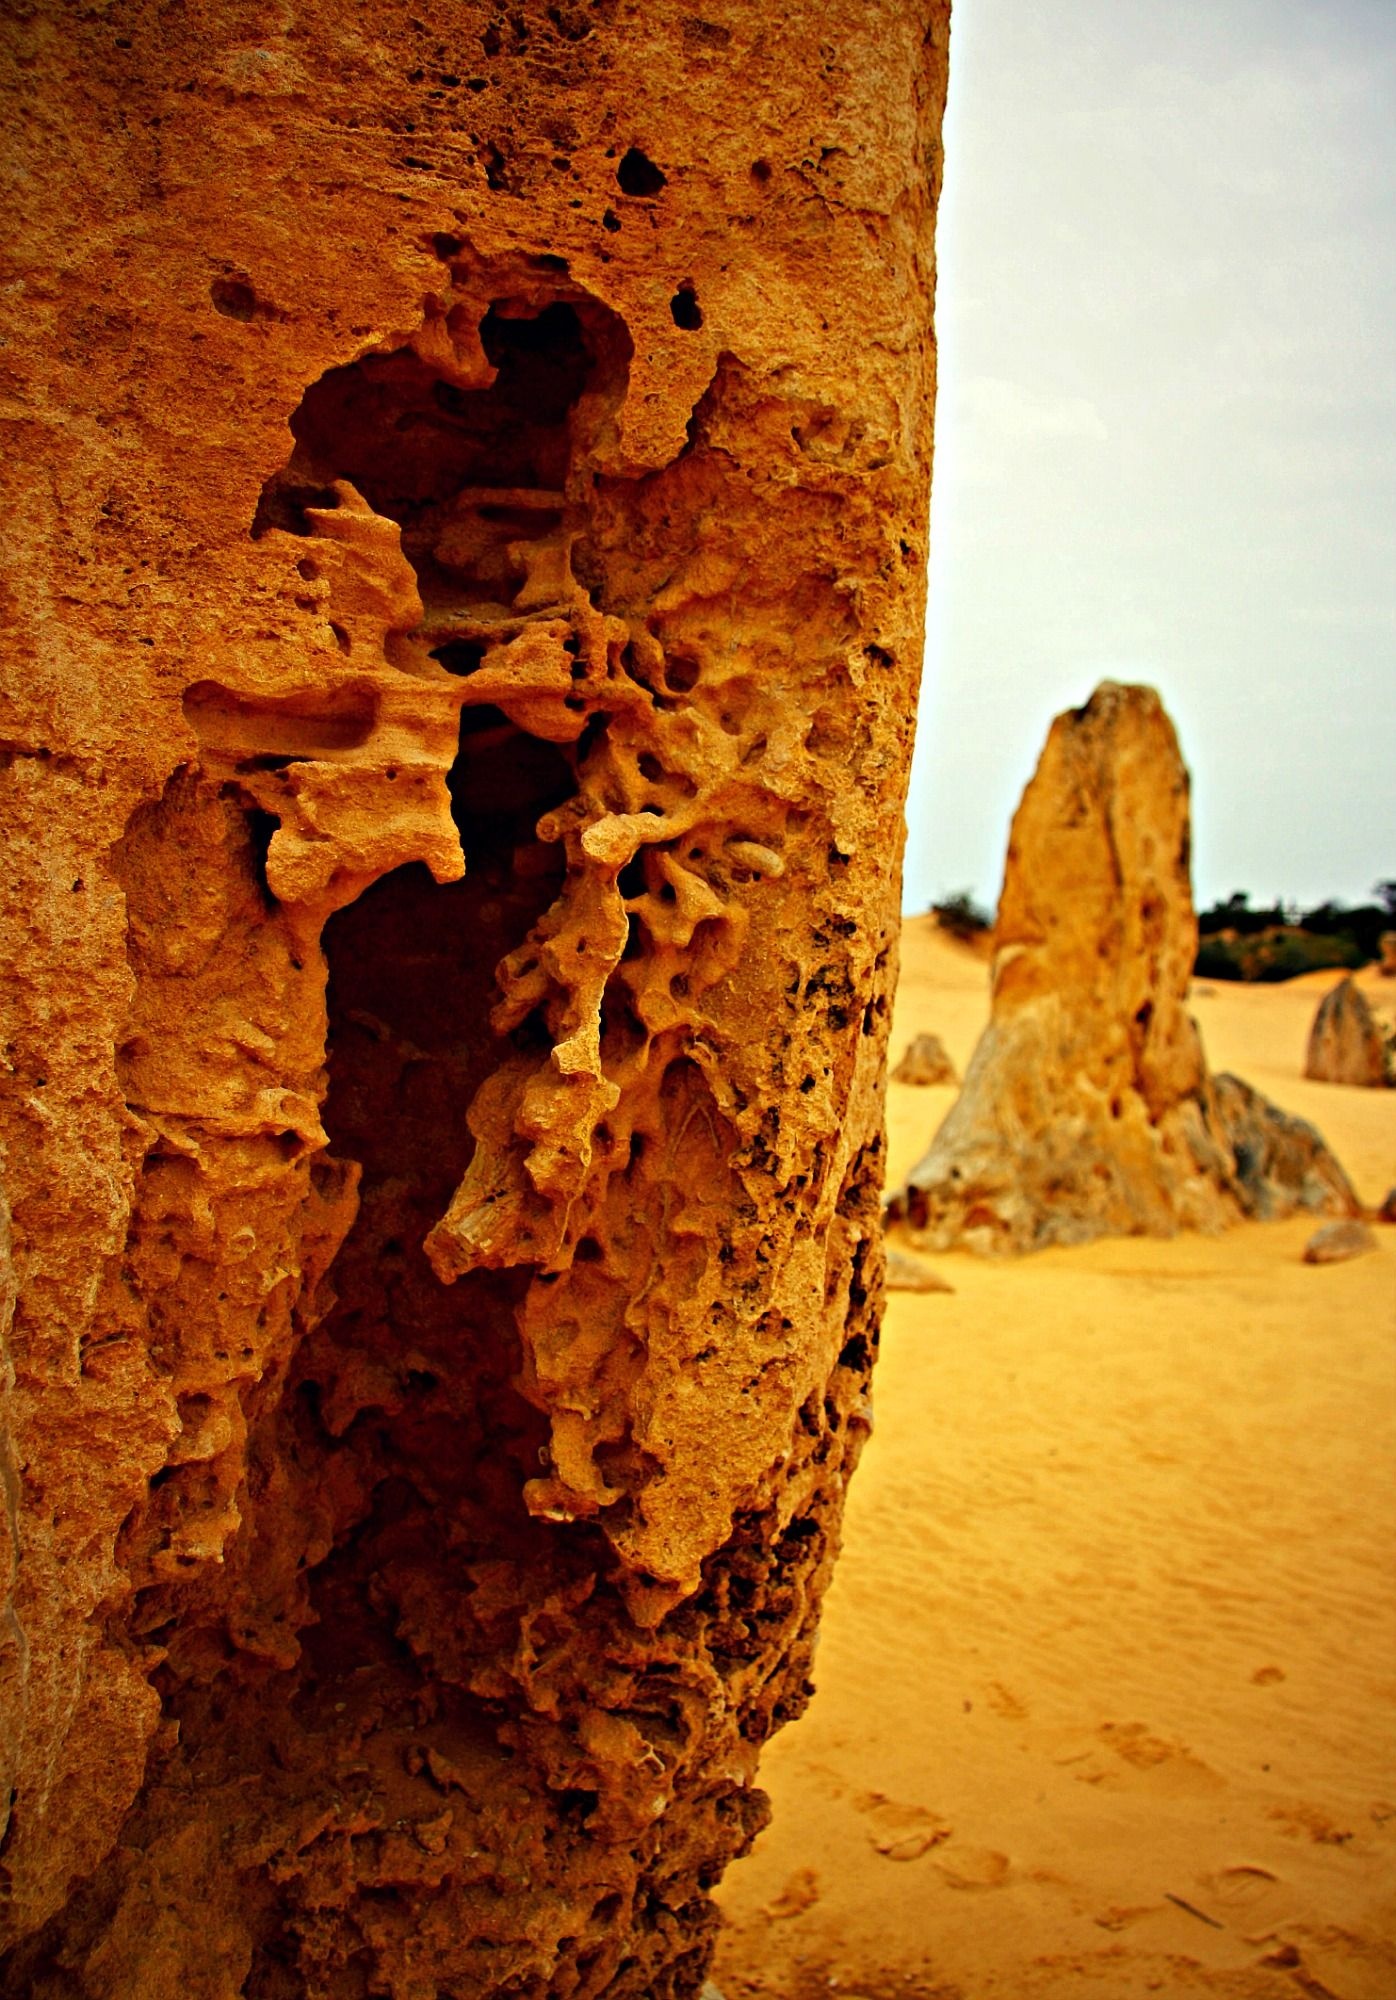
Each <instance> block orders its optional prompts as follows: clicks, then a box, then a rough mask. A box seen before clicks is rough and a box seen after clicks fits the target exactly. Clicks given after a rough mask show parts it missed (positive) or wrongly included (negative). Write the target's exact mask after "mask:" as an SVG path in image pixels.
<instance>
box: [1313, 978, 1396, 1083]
mask: <svg viewBox="0 0 1396 2000" xmlns="http://www.w3.org/2000/svg"><path fill="white" fill-rule="evenodd" d="M1304 1074H1305V1076H1307V1077H1311V1078H1313V1080H1314V1081H1315V1082H1317V1083H1352V1084H1360V1085H1362V1086H1364V1087H1365V1088H1367V1089H1376V1090H1380V1089H1382V1088H1383V1087H1384V1086H1385V1085H1386V1084H1388V1083H1389V1082H1390V1081H1391V1073H1390V1058H1389V1056H1388V1053H1387V1048H1386V1039H1385V1037H1384V1035H1383V1034H1382V1031H1381V1024H1380V1022H1379V1021H1378V1020H1377V1018H1376V1016H1375V1015H1374V1014H1373V1012H1372V1010H1371V1008H1370V1007H1369V1006H1368V1004H1367V999H1366V995H1365V994H1364V993H1363V992H1362V989H1361V988H1360V987H1359V986H1358V984H1357V981H1356V980H1355V979H1353V978H1351V977H1349V978H1347V979H1343V980H1340V981H1339V983H1338V984H1337V985H1336V986H1335V987H1333V988H1332V990H1331V991H1330V992H1328V993H1325V994H1324V996H1323V999H1322V1000H1321V1001H1320V1002H1319V1009H1318V1012H1317V1014H1315V1016H1314V1025H1313V1027H1312V1028H1311V1029H1310V1031H1309V1048H1308V1053H1307V1055H1306V1056H1305V1058H1304Z"/></svg>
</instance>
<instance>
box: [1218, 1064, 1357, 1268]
mask: <svg viewBox="0 0 1396 2000" xmlns="http://www.w3.org/2000/svg"><path fill="white" fill-rule="evenodd" d="M1212 1101H1213V1106H1214V1109H1215V1114H1216V1119H1217V1122H1218V1124H1219V1126H1220V1129H1221V1131H1222V1132H1223V1133H1224V1135H1225V1139H1226V1145H1227V1149H1228V1150H1229V1152H1230V1154H1231V1157H1232V1161H1233V1162H1234V1166H1233V1173H1234V1180H1235V1186H1236V1190H1237V1193H1238V1195H1239V1197H1240V1201H1241V1205H1242V1207H1243V1208H1244V1209H1245V1212H1246V1214H1247V1215H1250V1216H1254V1217H1255V1219H1256V1220H1257V1221H1258V1222H1278V1221H1279V1220H1280V1219H1281V1218H1282V1217H1283V1216H1286V1215H1293V1214H1294V1212H1295V1210H1296V1209H1309V1210H1312V1211H1313V1213H1315V1214H1318V1215H1323V1214H1328V1215H1339V1216H1343V1215H1347V1216H1352V1215H1356V1214H1357V1212H1358V1208H1359V1206H1360V1204H1359V1203H1358V1199H1357V1196H1356V1194H1355V1193H1354V1191H1353V1186H1352V1183H1351V1181H1350V1180H1349V1179H1348V1177H1347V1175H1346V1174H1345V1173H1344V1172H1343V1169H1342V1168H1341V1167H1340V1166H1339V1164H1338V1162H1337V1160H1336V1159H1335V1158H1334V1156H1333V1154H1332V1153H1331V1152H1330V1151H1329V1149H1328V1147H1327V1146H1326V1145H1325V1144H1324V1140H1323V1134H1322V1133H1321V1132H1320V1131H1319V1130H1318V1128H1317V1127H1316V1126H1314V1125H1311V1124H1310V1123H1309V1121H1308V1120H1307V1119H1306V1118H1296V1117H1294V1116H1293V1115H1292V1114H1291V1113H1290V1112H1288V1111H1281V1109H1280V1107H1279V1105H1278V1104H1272V1103H1271V1101H1270V1099H1269V1098H1268V1097H1262V1096H1261V1094H1260V1092H1259V1091H1258V1090H1253V1089H1252V1088H1251V1086H1250V1084H1248V1083H1245V1082H1243V1081H1242V1079H1241V1078H1240V1077H1239V1076H1231V1075H1229V1074H1227V1073H1225V1072H1223V1074H1222V1075H1220V1076H1217V1077H1214V1078H1213V1079H1212ZM1320 1233H1322V1232H1320Z"/></svg>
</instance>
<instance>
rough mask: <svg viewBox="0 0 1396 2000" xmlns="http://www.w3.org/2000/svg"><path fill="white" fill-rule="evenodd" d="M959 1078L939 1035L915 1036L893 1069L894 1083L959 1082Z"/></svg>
mask: <svg viewBox="0 0 1396 2000" xmlns="http://www.w3.org/2000/svg"><path fill="white" fill-rule="evenodd" d="M959 1080H960V1079H959V1077H958V1076H957V1075H956V1073H955V1065H954V1063H952V1062H951V1060H950V1058H949V1056H948V1055H947V1054H946V1052H945V1044H944V1042H942V1041H941V1039H940V1036H939V1035H916V1036H914V1037H913V1039H912V1040H911V1041H910V1042H908V1044H907V1046H906V1052H905V1054H904V1055H903V1056H902V1059H901V1061H900V1062H899V1063H898V1064H897V1067H896V1068H895V1069H894V1070H893V1071H892V1082H893V1083H914V1084H935V1083H958V1082H959Z"/></svg>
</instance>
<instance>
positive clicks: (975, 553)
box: [906, 0, 1396, 910]
mask: <svg viewBox="0 0 1396 2000" xmlns="http://www.w3.org/2000/svg"><path fill="white" fill-rule="evenodd" d="M946 149H947V167H946V182H945V192H944V198H943V204H942V210H941V222H940V235H939V252H940V297H939V301H938V307H937V323H938V331H939V338H940V354H941V393H940V408H939V411H938V416H937V438H936V480H935V493H934V497H933V501H932V510H931V543H932V553H931V601H930V611H929V632H930V640H929V646H928V653H927V665H926V678H925V683H924V686H923V689H922V698H921V713H920V723H919V742H918V748H917V757H916V764H915V767H914V770H913V778H912V796H911V802H910V805H909V808H908V821H909V831H910V839H909V843H908V848H907V862H906V907H907V908H908V909H909V910H920V909H924V908H925V907H926V906H927V904H928V903H929V902H930V901H931V900H933V899H934V898H935V897H936V896H938V895H941V894H944V893H947V892H951V891H954V890H957V889H964V888H969V889H972V890H973V891H974V892H975V894H976V895H978V896H979V897H980V898H981V900H983V901H985V902H988V903H991V904H992V902H993V901H994V900H995V899H996V897H997V894H998V889H999V883H1000V879H1001V875H1002V867H1003V854H1004V847H1005V843H1006V839H1007V832H1008V822H1009V818H1010V816H1011V814H1012V811H1013V807H1014V806H1015V804H1016V803H1017V800H1018V797H1019V794H1020V792H1021V790H1022V787H1023V785H1024V784H1025V783H1026V781H1027V779H1028V777H1029V776H1030V774H1031V772H1032V768H1033V765H1034V763H1035V761H1036V758H1037V754H1038V751H1039V750H1040V748H1041V746H1042V742H1043V739H1044V737H1045V735H1046V731H1047V726H1048V723H1049V721H1050V719H1051V717H1052V716H1053V715H1054V714H1056V713H1057V712H1058V711H1059V710H1060V709H1062V708H1064V707H1067V706H1070V705H1073V704H1076V703H1079V702H1082V701H1084V700H1085V699H1086V697H1087V696H1088V695H1089V693H1090V691H1091V689H1092V688H1093V687H1094V686H1095V684H1096V682H1097V681H1099V680H1101V679H1104V678H1105V677H1106V676H1112V677H1113V678H1115V679H1117V680H1143V681H1148V682H1150V683H1152V684H1153V685H1154V686H1155V687H1157V688H1158V690H1159V692H1160V693H1161V695H1162V696H1163V699H1164V702H1165V704H1166V706H1167V707H1168V709H1169V711H1170V713H1171V715H1172V717H1173V720H1174V722H1175V723H1176V725H1177V727H1178V731H1179V735H1180V738H1181V740H1182V747H1183V754H1184V756H1185V758H1186V759H1187V762H1188V764H1189V766H1190V767H1191V770H1192V774H1193V812H1194V819H1193V834H1194V841H1193V846H1194V886H1195V889H1196V892H1197V898H1198V902H1199V906H1205V905H1206V904H1207V903H1209V902H1211V901H1212V900H1214V899H1215V898H1216V897H1218V896H1224V895H1227V894H1228V893H1229V892H1230V891H1231V890H1233V889H1238V888H1244V889H1247V890H1249V891H1250V892H1251V894H1252V897H1253V899H1254V900H1261V899H1266V900H1268V899H1269V898H1270V897H1272V896H1275V895H1282V896H1286V897H1289V896H1292V897H1295V898H1297V899H1299V900H1300V901H1306V902H1310V901H1317V900H1319V899H1320V898H1321V897H1323V896H1327V895H1336V896H1340V897H1342V898H1344V899H1345V900H1349V901H1356V900H1362V899H1365V898H1366V897H1367V895H1368V894H1369V892H1370V890H1371V887H1372V884H1373V883H1374V882H1375V881H1376V880H1377V878H1378V876H1392V875H1396V0H955V10H954V21H953V25H952V29H951V64H950V114H949V120H948V125H947V133H946Z"/></svg>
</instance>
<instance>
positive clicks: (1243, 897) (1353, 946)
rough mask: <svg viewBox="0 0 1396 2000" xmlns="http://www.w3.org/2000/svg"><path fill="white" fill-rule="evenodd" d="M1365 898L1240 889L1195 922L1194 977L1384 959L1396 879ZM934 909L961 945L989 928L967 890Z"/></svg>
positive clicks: (1395, 908)
mask: <svg viewBox="0 0 1396 2000" xmlns="http://www.w3.org/2000/svg"><path fill="white" fill-rule="evenodd" d="M1372 894H1373V896H1374V898H1375V901H1373V902H1370V903H1356V904H1346V903H1337V902H1332V901H1329V902H1326V903H1315V905H1314V907H1313V908H1312V909H1311V910H1305V909H1301V908H1300V906H1299V905H1298V904H1297V903H1272V904H1269V905H1265V904H1261V905H1259V906H1257V907H1256V908H1252V907H1251V899H1250V897H1249V896H1248V895H1247V894H1246V892H1245V890H1244V889H1238V890H1236V892H1235V893H1234V894H1233V895H1230V896H1228V897H1227V898H1226V900H1225V902H1222V903H1213V905H1212V907H1211V909H1210V910H1203V911H1202V912H1201V914H1200V915H1199V917H1198V919H1197V928H1198V931H1199V933H1200V942H1199V946H1198V953H1197V962H1196V966H1195V968H1194V969H1195V971H1196V974H1197V977H1198V978H1199V979H1259V980H1266V981H1275V980H1281V979H1293V978H1294V977H1295V976H1296V974H1298V973H1301V972H1317V971H1320V970H1322V969H1323V968H1324V967H1325V966H1348V967H1352V968H1356V967H1357V966H1359V965H1368V964H1370V962H1371V961H1372V960H1373V959H1374V958H1379V957H1380V956H1381V937H1382V933H1383V932H1384V931H1391V930H1396V878H1393V879H1392V880H1390V881H1386V882H1378V883H1377V884H1376V887H1375V888H1374V889H1373V891H1372ZM931 914H932V915H933V916H934V917H936V918H937V920H938V921H939V924H940V927H941V929H942V930H943V931H948V932H949V934H950V936H951V937H955V938H959V939H961V940H962V941H963V942H966V943H968V942H970V941H971V940H973V939H975V938H979V937H982V936H983V935H984V933H985V932H986V931H988V930H991V929H992V928H993V922H994V918H993V912H992V911H991V910H986V909H985V908H984V906H983V905H982V904H980V903H977V902H976V901H975V900H974V897H973V895H972V894H971V893H970V891H969V890H968V889H959V890H957V891H956V892H955V894H954V895H953V896H942V897H941V899H940V901H939V902H936V903H932V905H931Z"/></svg>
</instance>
